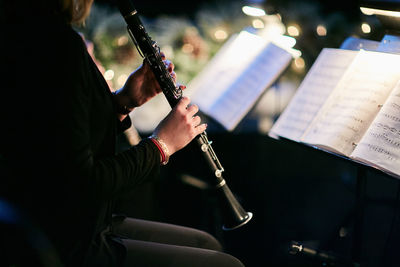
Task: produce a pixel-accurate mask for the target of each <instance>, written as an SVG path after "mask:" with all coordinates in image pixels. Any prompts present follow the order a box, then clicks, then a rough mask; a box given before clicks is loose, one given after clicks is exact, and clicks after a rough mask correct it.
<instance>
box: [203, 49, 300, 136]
mask: <svg viewBox="0 0 400 267" xmlns="http://www.w3.org/2000/svg"><path fill="white" fill-rule="evenodd" d="M291 60H292V55H291V54H290V53H289V52H287V51H286V50H284V49H282V48H280V47H278V46H276V45H274V44H273V43H269V44H268V45H267V46H266V47H265V48H264V49H263V50H262V52H261V53H259V54H258V55H257V57H256V58H255V59H254V60H253V61H252V62H251V64H250V65H249V66H248V68H246V70H245V71H243V73H242V74H241V75H240V76H239V77H238V78H237V79H236V80H235V81H234V83H232V84H231V85H230V86H229V88H228V89H227V90H226V91H225V92H224V94H222V95H221V96H220V97H219V98H218V100H217V101H215V102H214V104H213V105H212V106H210V108H209V109H208V111H207V112H208V113H209V114H210V115H211V116H212V117H213V118H214V119H215V120H217V121H218V122H220V123H221V124H222V125H223V126H224V127H225V128H226V129H227V130H229V131H232V130H233V129H234V128H235V127H236V126H237V124H238V123H239V122H240V121H241V120H242V119H243V117H244V116H245V115H246V114H247V113H248V112H249V110H250V109H251V108H252V107H253V105H254V104H255V103H256V101H257V100H258V98H259V97H260V96H261V95H262V93H263V92H264V91H265V89H267V88H268V87H270V86H271V85H272V84H273V82H275V81H276V79H277V78H278V77H279V75H280V74H281V73H282V72H283V71H284V70H285V69H286V67H287V66H288V65H289V63H290V61H291Z"/></svg>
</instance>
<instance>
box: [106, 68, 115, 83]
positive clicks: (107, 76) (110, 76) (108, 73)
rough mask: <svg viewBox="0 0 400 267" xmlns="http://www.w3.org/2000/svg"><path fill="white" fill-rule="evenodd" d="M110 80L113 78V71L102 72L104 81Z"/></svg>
mask: <svg viewBox="0 0 400 267" xmlns="http://www.w3.org/2000/svg"><path fill="white" fill-rule="evenodd" d="M112 78H114V71H113V70H106V71H105V72H104V79H106V80H107V81H110V80H112Z"/></svg>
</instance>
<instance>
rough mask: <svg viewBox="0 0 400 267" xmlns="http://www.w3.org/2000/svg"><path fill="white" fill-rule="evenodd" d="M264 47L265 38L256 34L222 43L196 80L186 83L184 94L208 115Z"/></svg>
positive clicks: (238, 36) (239, 36) (243, 32)
mask: <svg viewBox="0 0 400 267" xmlns="http://www.w3.org/2000/svg"><path fill="white" fill-rule="evenodd" d="M266 44H267V41H266V40H265V39H263V38H261V37H259V36H257V35H255V34H252V33H249V32H246V31H242V32H240V33H239V35H237V36H235V37H232V38H231V39H230V40H229V41H228V42H227V43H226V44H224V45H223V47H222V48H221V49H220V51H219V52H218V53H217V54H216V56H214V57H213V59H212V60H211V61H210V62H209V63H208V64H207V65H206V66H205V68H204V69H203V70H202V71H201V72H200V73H199V74H198V75H197V76H196V78H195V79H193V80H192V81H190V83H188V85H187V89H186V90H185V92H186V93H187V95H188V96H190V97H191V99H192V102H193V103H195V104H197V105H198V106H199V108H200V110H201V111H203V112H205V113H208V111H209V108H210V107H211V106H212V105H213V104H214V102H215V101H217V100H218V99H219V97H220V96H221V95H222V94H223V93H224V92H225V91H226V90H227V89H228V88H229V86H230V85H231V84H232V83H233V82H234V81H235V80H236V79H237V77H238V76H239V75H240V74H241V73H242V72H243V71H244V70H245V68H247V66H248V65H249V64H250V63H251V62H252V61H253V60H254V58H255V57H256V55H257V54H258V53H259V52H260V51H261V50H262V49H263V48H264V47H265V46H266Z"/></svg>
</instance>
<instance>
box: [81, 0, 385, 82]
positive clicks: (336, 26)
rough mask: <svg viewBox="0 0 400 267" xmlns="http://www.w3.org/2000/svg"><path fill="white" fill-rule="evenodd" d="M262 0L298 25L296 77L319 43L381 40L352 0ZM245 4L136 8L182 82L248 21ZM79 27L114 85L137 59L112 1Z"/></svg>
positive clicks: (380, 31)
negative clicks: (367, 29) (340, 1)
mask: <svg viewBox="0 0 400 267" xmlns="http://www.w3.org/2000/svg"><path fill="white" fill-rule="evenodd" d="M267 3H268V5H267V4H264V5H265V8H266V9H267V10H269V11H270V12H279V14H280V16H281V18H282V23H283V24H284V25H285V26H288V25H297V27H299V29H300V35H299V36H297V37H296V41H297V42H296V45H295V47H294V48H295V49H298V50H300V51H301V53H302V58H303V59H304V62H305V67H304V69H303V70H302V71H299V70H297V71H295V70H293V69H289V70H288V72H289V75H291V76H292V77H293V78H294V79H297V80H298V79H301V78H302V77H304V75H305V74H306V73H307V71H308V69H309V68H310V67H311V65H312V63H313V62H314V60H315V59H316V57H317V56H318V54H319V53H320V51H321V50H322V48H324V47H340V45H341V43H342V42H343V41H344V40H345V39H346V38H347V37H349V36H353V37H359V38H367V39H371V40H380V39H381V38H382V37H383V34H384V30H383V29H382V27H381V25H380V23H379V21H378V20H377V19H376V18H375V17H370V16H364V15H362V14H361V12H360V11H359V9H358V6H357V4H356V2H355V1H349V2H348V4H347V5H343V6H340V5H333V4H329V3H325V2H323V1H311V0H308V1H307V0H303V1H289V0H286V1H281V0H279V1H277V0H275V1H274V0H271V1H267ZM244 4H246V1H239V0H236V1H206V2H203V3H202V4H199V3H197V4H196V7H198V8H196V9H195V11H193V10H192V12H188V13H187V14H185V13H184V12H181V13H179V14H176V13H174V14H168V13H163V10H162V9H160V10H159V12H158V15H156V14H155V10H156V9H154V10H153V13H152V14H151V15H152V16H151V17H146V14H141V19H142V21H143V24H144V25H145V27H146V29H147V30H148V32H149V35H150V36H151V37H152V38H153V39H154V40H155V41H157V43H158V45H159V46H160V48H161V50H162V51H163V52H164V53H165V54H166V55H167V58H168V59H170V60H172V61H173V63H174V65H175V71H176V73H177V76H178V81H179V82H180V83H183V84H187V83H188V82H189V81H190V80H191V79H192V78H193V77H194V76H196V74H197V73H198V72H199V71H200V70H201V69H202V68H204V66H205V65H206V63H207V62H208V61H209V60H210V59H211V58H212V57H213V55H214V54H215V53H216V52H217V51H218V49H219V48H220V47H221V46H222V44H223V42H224V41H225V40H227V39H228V38H229V37H230V36H231V35H232V34H235V33H238V32H240V31H241V30H243V29H244V28H246V27H249V26H251V23H252V18H251V17H249V16H246V15H244V14H243V12H242V10H241V7H242V6H243V5H244ZM186 5H187V3H186ZM183 8H184V6H182V8H181V9H183ZM188 8H189V7H188ZM139 12H140V10H139ZM362 22H367V23H368V24H369V25H370V26H371V29H372V30H371V33H367V34H365V33H363V32H362V31H361V27H360V25H361V23H362ZM318 25H323V26H324V27H325V28H326V30H327V35H326V36H319V35H317V33H316V27H317V26H318ZM78 30H79V31H81V32H82V33H83V34H84V35H85V37H86V38H87V39H89V40H91V41H93V43H94V54H95V56H96V58H97V59H98V60H99V61H100V62H101V63H102V64H103V65H104V68H105V69H106V70H110V69H111V70H113V72H114V76H113V78H112V83H113V84H114V85H115V86H121V85H122V84H121V81H122V80H124V78H126V77H127V75H129V73H131V72H132V71H133V70H134V69H136V68H137V67H138V66H139V65H140V64H141V63H142V58H141V57H140V55H139V54H138V52H137V50H136V48H135V47H134V45H133V42H132V41H131V40H130V37H129V36H128V34H127V30H126V24H125V22H124V20H123V18H122V17H121V15H120V14H119V12H118V10H117V9H116V7H114V6H110V5H106V4H104V3H103V4H101V3H100V4H99V3H98V4H94V6H93V8H92V12H91V15H90V17H89V19H88V21H87V22H86V25H85V27H82V28H81V29H78ZM217 31H223V32H224V33H225V34H226V38H225V39H217V38H216V36H215V33H216V32H217ZM286 34H287V33H286ZM119 78H120V79H121V80H120V81H118V79H119Z"/></svg>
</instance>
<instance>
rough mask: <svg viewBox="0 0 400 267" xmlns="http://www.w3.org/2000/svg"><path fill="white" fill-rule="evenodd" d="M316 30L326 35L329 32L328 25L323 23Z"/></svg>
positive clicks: (320, 34)
mask: <svg viewBox="0 0 400 267" xmlns="http://www.w3.org/2000/svg"><path fill="white" fill-rule="evenodd" d="M316 31H317V34H318V35H319V36H326V34H327V30H326V27H325V26H324V25H321V24H320V25H318V26H317V29H316Z"/></svg>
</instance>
